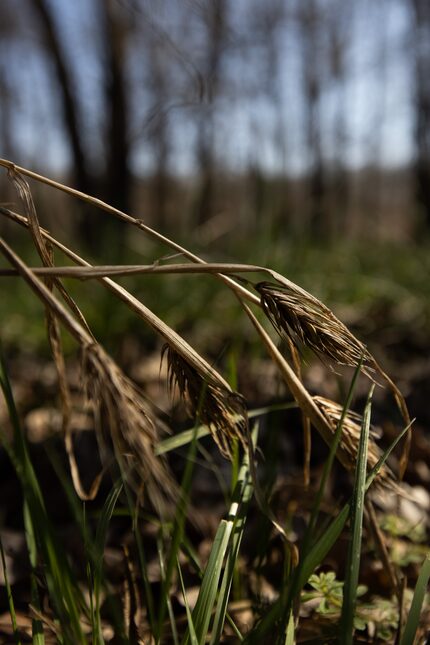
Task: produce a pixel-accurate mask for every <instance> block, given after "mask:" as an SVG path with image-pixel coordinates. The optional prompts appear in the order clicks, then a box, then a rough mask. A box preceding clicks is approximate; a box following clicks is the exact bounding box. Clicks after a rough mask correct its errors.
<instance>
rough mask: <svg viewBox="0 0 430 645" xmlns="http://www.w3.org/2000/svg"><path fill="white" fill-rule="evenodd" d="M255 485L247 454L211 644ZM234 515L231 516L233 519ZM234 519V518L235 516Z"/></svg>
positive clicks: (217, 631)
mask: <svg viewBox="0 0 430 645" xmlns="http://www.w3.org/2000/svg"><path fill="white" fill-rule="evenodd" d="M257 436H258V424H256V425H255V428H254V431H253V433H252V441H253V444H254V446H255V445H256V442H257ZM252 493H253V485H252V477H251V473H250V470H249V455H248V454H246V455H245V456H244V458H243V463H242V466H241V468H240V470H239V473H238V477H237V483H236V489H235V492H234V494H233V504H232V506H231V507H230V513H231V512H232V511H234V510H235V508H236V506H234V505H235V504H240V506H239V507H238V511H237V516H236V518H235V519H234V520H233V534H232V544H231V549H230V551H229V554H228V558H227V563H226V567H225V570H224V574H223V578H222V582H221V586H220V591H219V596H218V603H217V608H216V611H215V618H214V622H213V626H212V635H211V640H210V643H211V645H215V643H218V642H219V641H220V638H221V634H222V631H223V628H224V622H225V618H226V614H227V606H228V601H229V597H230V590H231V586H232V582H233V575H234V570H235V566H236V561H237V558H238V555H239V549H240V544H241V542H242V536H243V531H244V528H245V523H246V516H247V512H248V507H249V503H250V501H251V498H252ZM231 516H232V515H230V517H231ZM233 517H234V516H233Z"/></svg>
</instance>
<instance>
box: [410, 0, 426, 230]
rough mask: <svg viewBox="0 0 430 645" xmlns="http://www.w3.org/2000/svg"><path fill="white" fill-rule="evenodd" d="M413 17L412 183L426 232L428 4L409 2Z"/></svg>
mask: <svg viewBox="0 0 430 645" xmlns="http://www.w3.org/2000/svg"><path fill="white" fill-rule="evenodd" d="M412 7H413V11H414V17H415V38H414V48H415V50H414V56H415V129H414V131H415V148H416V158H415V184H416V195H417V202H418V205H419V207H420V211H421V212H422V215H423V219H424V223H425V226H426V230H427V231H428V230H430V2H429V1H428V0H412Z"/></svg>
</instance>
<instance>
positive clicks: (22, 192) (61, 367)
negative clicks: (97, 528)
mask: <svg viewBox="0 0 430 645" xmlns="http://www.w3.org/2000/svg"><path fill="white" fill-rule="evenodd" d="M8 176H9V178H10V179H11V181H12V183H13V185H14V186H15V188H16V190H17V192H18V194H19V196H20V197H21V199H22V201H23V204H24V209H25V212H26V215H27V220H28V223H29V229H30V232H31V235H32V238H33V242H34V245H35V247H36V250H37V252H38V254H39V256H40V258H41V260H42V262H43V264H44V265H45V267H49V268H54V269H55V267H54V253H53V247H52V245H51V244H50V242H49V241H47V240H46V239H45V238H44V237H43V235H42V233H41V231H40V224H39V219H38V217H37V212H36V207H35V205H34V202H33V197H32V195H31V191H30V187H29V185H28V183H27V182H26V180H25V179H24V178H23V177H22V176H21V175H20V174H19V173H17V172H15V171H14V170H13V169H10V170H9V171H8ZM45 284H46V286H47V288H48V289H49V290H50V291H51V292H52V291H53V289H54V286H55V287H56V288H57V289H58V291H59V292H60V294H61V296H62V297H63V300H64V301H65V302H66V304H67V305H68V306H69V308H70V309H71V311H72V312H73V313H74V315H75V316H76V317H77V319H78V320H79V321H80V322H81V324H83V325H84V326H85V329H86V330H87V331H88V333H91V332H90V330H89V327H88V325H87V323H86V320H85V318H84V316H83V314H82V313H81V311H80V309H79V307H78V306H77V305H76V303H75V302H74V300H73V298H71V297H70V295H69V294H68V292H67V291H66V289H65V288H64V287H63V285H62V283H61V282H60V280H59V279H58V278H56V277H55V276H49V277H46V278H45ZM46 325H47V332H48V340H49V344H50V346H51V351H52V356H53V359H54V363H55V367H56V370H57V375H58V384H59V390H60V399H61V411H62V432H63V436H64V444H65V447H66V452H67V456H68V459H69V466H70V472H71V475H72V481H73V485H74V488H75V490H76V492H77V494H78V495H79V497H80V498H81V499H83V500H91V499H94V497H95V496H96V495H97V492H98V489H99V486H100V483H101V480H102V475H103V473H100V474H99V475H98V476H97V477H96V478H95V480H94V482H93V484H92V485H91V487H90V490H89V492H86V491H85V490H84V487H83V485H82V482H81V478H80V475H79V468H78V464H77V462H76V457H75V452H74V447H73V437H72V430H71V426H70V420H71V410H72V405H71V397H70V390H69V386H68V382H67V376H66V365H65V361H64V354H63V349H62V342H61V333H60V327H59V324H58V320H57V318H56V316H55V315H54V314H53V312H52V310H51V309H50V308H49V307H46Z"/></svg>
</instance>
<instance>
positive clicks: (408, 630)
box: [400, 553, 430, 645]
mask: <svg viewBox="0 0 430 645" xmlns="http://www.w3.org/2000/svg"><path fill="white" fill-rule="evenodd" d="M429 578H430V553H427V555H426V557H425V560H424V562H423V565H422V567H421V571H420V574H419V576H418V580H417V584H416V585H415V591H414V596H413V598H412V604H411V608H410V610H409V614H408V618H407V620H406V625H405V629H404V631H403V634H402V637H401V640H400V645H411V643H413V642H414V640H415V635H416V633H417V629H418V625H419V621H420V614H421V608H422V605H423V601H424V597H425V594H426V591H427V586H428V582H429Z"/></svg>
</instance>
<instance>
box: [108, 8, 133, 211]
mask: <svg viewBox="0 0 430 645" xmlns="http://www.w3.org/2000/svg"><path fill="white" fill-rule="evenodd" d="M100 6H101V10H102V17H103V22H104V28H103V48H104V55H105V65H104V70H105V103H106V111H107V117H108V118H107V131H106V134H105V140H106V146H107V147H106V155H107V159H106V176H105V181H104V186H103V193H104V199H105V200H106V201H107V202H108V203H109V204H111V205H112V206H115V208H118V209H119V210H122V211H125V212H129V210H130V195H131V183H132V176H131V172H130V165H129V164H130V143H129V138H128V128H127V120H128V105H127V88H126V78H125V53H126V43H127V32H128V29H127V24H126V18H125V15H124V12H123V9H122V7H121V5H120V4H119V3H118V2H116V1H115V0H100ZM114 221H115V220H114Z"/></svg>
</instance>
